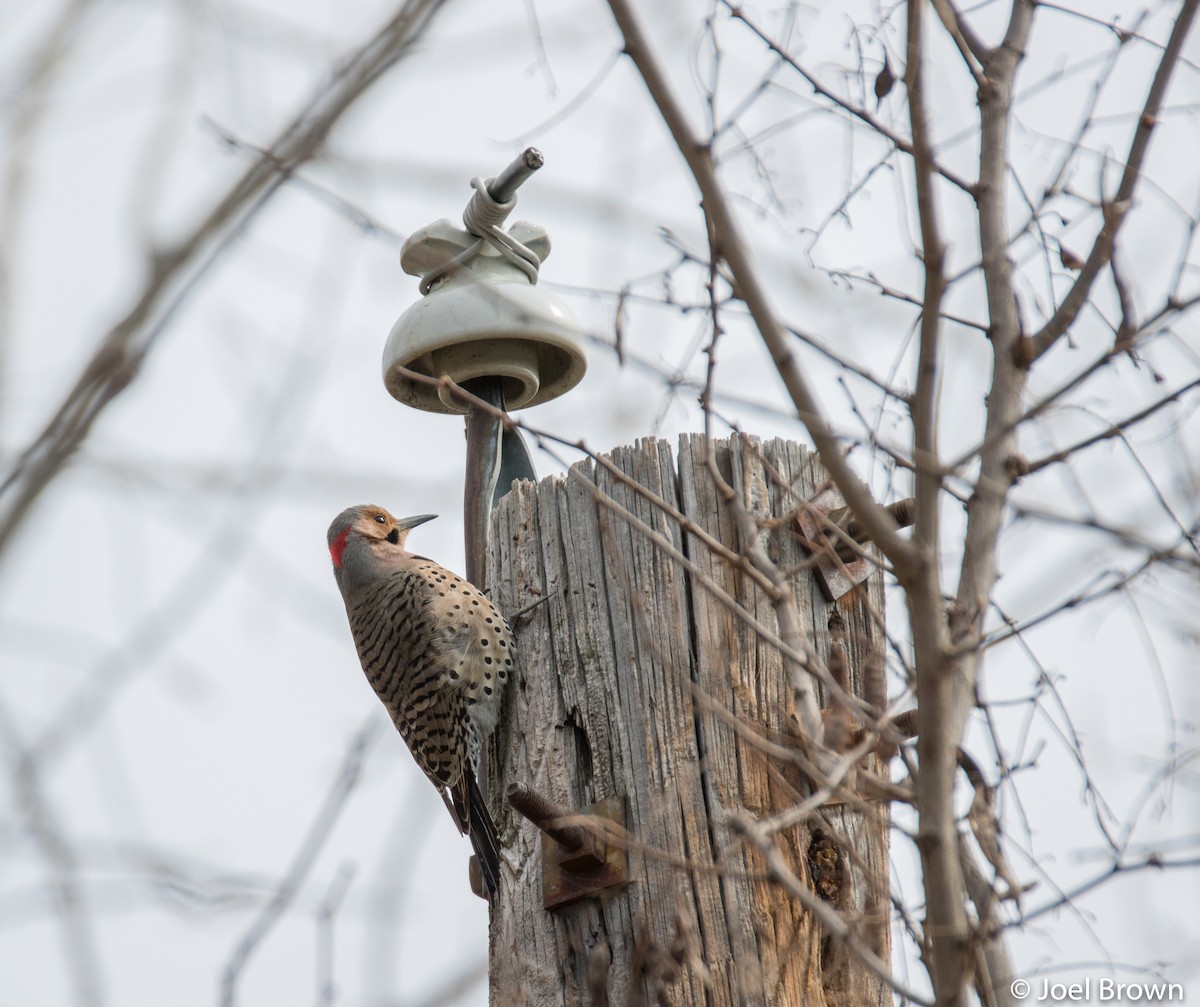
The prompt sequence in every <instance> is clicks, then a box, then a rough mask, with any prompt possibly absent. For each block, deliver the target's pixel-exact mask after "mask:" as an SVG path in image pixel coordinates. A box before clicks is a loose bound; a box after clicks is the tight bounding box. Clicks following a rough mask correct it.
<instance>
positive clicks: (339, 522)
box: [327, 504, 437, 570]
mask: <svg viewBox="0 0 1200 1007" xmlns="http://www.w3.org/2000/svg"><path fill="white" fill-rule="evenodd" d="M435 517H437V515H436V514H418V515H417V516H416V517H406V518H395V517H392V515H391V514H389V513H388V512H387V511H385V510H384V509H383V508H382V507H376V506H375V505H374V504H360V505H359V506H358V507H348V508H346V510H344V511H342V513H340V514H339V515H338V516H337V517H335V518H334V519H333V524H331V525H330V526H329V534H328V536H327V539H328V542H329V556H330V558H331V559H332V560H333V566H334V569H335V570H341V569H342V566H343V564H344V562H345V559H346V550H347V549H351V548H353V549H354V551H355V552H358V551H359V550H360V548H361V549H363V551H365V552H367V553H369V554H372V555H376V556H379V555H387V554H397V555H398V554H400V553H403V552H404V541H405V539H407V538H408V533H409V532H410V531H412V529H414V528H415V527H417V525H420V524H424V523H425V522H426V521H432V520H433V519H434V518H435Z"/></svg>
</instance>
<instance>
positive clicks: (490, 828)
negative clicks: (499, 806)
mask: <svg viewBox="0 0 1200 1007" xmlns="http://www.w3.org/2000/svg"><path fill="white" fill-rule="evenodd" d="M463 776H464V782H465V783H466V791H467V793H466V801H465V802H462V803H463V804H465V807H459V808H457V809H456V810H457V811H458V817H459V818H460V820H461V822H462V825H463V826H465V828H463V831H464V832H466V833H467V835H468V836H469V837H470V839H471V845H472V846H473V847H474V848H475V856H476V858H477V859H478V860H479V872H480V874H482V875H483V883H484V886H485V887H486V888H487V890H488V893H489V894H490V895H495V894H496V893H497V892H498V891H499V890H500V837H499V835H497V833H496V823H495V822H493V821H492V815H491V812H489V811H488V808H487V804H486V803H484V800H483V793H482V791H480V789H479V784H478V783H477V782H476V780H475V774H474V773H470V772H467V773H464V774H463ZM455 796H456V798H457V799H456V801H455V803H456V804H459V803H460V801H461V797H459V795H457V794H456V795H455Z"/></svg>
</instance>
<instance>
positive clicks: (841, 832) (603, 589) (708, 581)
mask: <svg viewBox="0 0 1200 1007" xmlns="http://www.w3.org/2000/svg"><path fill="white" fill-rule="evenodd" d="M679 452H680V456H679V459H678V462H676V460H675V459H673V457H672V451H671V449H670V446H669V445H668V444H667V443H665V442H663V441H656V440H647V441H641V442H639V443H638V444H637V445H636V446H635V447H632V448H619V449H617V450H616V451H614V452H613V453H612V454H611V455H609V456H606V457H604V458H602V459H600V462H599V464H597V463H595V462H585V463H581V464H579V465H577V466H575V468H573V469H572V471H571V473H570V475H569V476H568V477H567V478H565V479H564V478H555V479H546V480H543V481H542V482H540V483H538V484H536V485H535V484H533V483H518V484H517V485H515V486H514V487H513V489H512V491H511V492H510V493H509V494H508V495H507V496H506V497H505V498H504V499H502V500H501V501H500V503H499V506H498V507H497V510H496V512H495V515H494V523H493V526H492V541H491V548H490V554H489V577H488V581H489V583H490V584H491V585H493V587H492V591H491V593H492V595H493V598H494V600H496V601H497V602H498V603H499V605H500V607H501V609H502V611H504V612H506V613H508V614H509V616H510V620H511V621H512V622H513V628H514V630H515V633H516V638H517V644H518V648H519V655H520V674H519V676H518V677H517V678H516V679H515V680H514V681H513V682H512V684H511V685H510V686H509V689H508V694H507V697H506V699H505V706H504V713H503V715H502V718H501V726H500V728H499V730H498V732H497V735H496V737H495V739H494V740H493V743H492V746H491V751H490V763H491V770H490V777H491V781H490V789H489V794H488V803H489V804H490V805H491V806H492V808H493V809H494V810H495V811H496V813H497V819H498V822H499V825H500V830H501V835H502V839H503V842H504V844H505V847H506V849H505V861H506V865H505V866H504V868H503V870H502V879H503V880H502V890H501V892H500V894H499V896H498V897H497V898H496V899H495V900H494V901H493V904H492V920H491V1002H492V1004H493V1005H495V1007H508V1005H510V1004H536V1005H539V1007H542V1005H564V1007H565V1005H571V1007H575V1005H590V1004H602V1005H608V1004H610V1003H611V1004H614V1005H616V1004H655V1003H666V1004H680V1005H692V1004H697V1005H699V1004H706V1005H710V1007H712V1005H715V1007H743V1005H760V1004H761V1005H772V1007H776V1005H812V1007H817V1005H824V1004H830V1005H833V1004H837V1005H842V1004H845V1005H850V1004H855V1005H862V1004H884V1003H890V1002H891V997H890V994H889V992H888V990H887V989H886V988H885V987H883V986H882V984H881V983H880V982H879V981H878V980H877V979H876V978H875V976H874V975H873V974H872V972H871V971H869V970H868V969H867V968H866V967H865V966H864V965H863V963H862V956H861V955H859V954H857V953H851V951H850V950H849V949H848V944H847V942H848V941H849V943H850V944H853V945H854V947H855V948H856V949H861V948H866V949H868V951H869V952H870V953H871V954H873V955H874V956H875V957H876V958H878V959H881V960H882V962H884V963H886V962H888V960H889V947H890V935H889V926H888V916H889V913H888V909H889V900H888V895H887V891H888V859H887V852H888V814H887V807H886V804H883V803H881V802H878V801H874V802H872V801H861V802H858V801H854V802H850V803H847V802H845V801H840V802H830V803H827V804H825V805H824V806H822V807H820V808H818V809H816V810H814V811H812V813H811V814H808V815H807V816H804V817H803V818H801V819H800V820H799V821H798V823H797V824H793V825H790V826H788V827H784V828H779V829H778V830H777V831H775V832H774V833H773V834H772V835H771V836H770V843H769V844H767V846H768V848H769V849H772V850H773V851H777V852H775V853H772V854H771V856H774V857H775V859H774V860H769V859H768V854H765V853H764V852H763V847H762V846H761V845H759V844H757V843H755V842H753V841H752V839H753V837H752V836H750V835H749V833H748V828H747V823H750V827H749V828H750V830H751V831H752V830H753V823H755V822H759V821H761V820H763V819H765V818H767V817H769V816H772V815H776V814H777V813H779V812H782V811H784V810H786V809H788V808H792V807H794V806H796V805H798V804H799V803H800V802H802V801H803V800H804V798H805V797H806V796H807V795H808V794H809V793H810V792H811V785H810V783H809V780H808V778H807V777H806V776H805V774H804V773H803V772H802V771H801V769H800V768H799V766H798V764H797V759H796V758H793V755H796V756H802V755H803V752H804V748H805V746H804V745H803V744H802V743H801V741H800V739H799V738H798V736H797V729H796V726H795V721H794V720H793V718H792V717H791V715H790V713H789V711H790V710H791V708H792V700H793V693H792V687H791V684H790V681H789V674H788V671H787V666H786V665H785V661H784V660H783V657H782V655H781V652H780V649H779V647H778V645H777V644H776V643H775V642H772V640H771V637H773V636H776V635H777V634H778V633H779V627H778V622H777V620H776V610H775V608H774V607H773V604H772V600H771V599H770V598H769V596H768V594H767V592H765V591H764V590H763V589H762V588H761V587H759V586H757V585H756V584H754V583H753V578H752V577H751V576H750V575H749V573H748V572H747V565H746V563H745V561H743V560H739V559H738V557H741V556H744V555H745V554H746V550H747V546H748V545H749V544H750V543H748V542H747V541H744V540H743V539H742V534H743V533H744V530H745V528H746V524H745V523H742V524H741V525H739V523H738V522H737V521H736V520H735V518H736V516H737V515H736V508H737V507H738V505H740V506H741V507H744V508H745V511H746V512H748V513H749V514H751V515H752V516H753V517H754V518H755V519H756V524H757V526H758V527H759V528H760V529H761V532H760V535H761V537H762V541H763V543H764V545H765V548H766V551H767V554H768V555H769V556H770V558H771V560H773V561H774V564H775V565H776V567H777V568H778V569H779V570H781V571H783V572H784V573H785V574H786V577H787V582H788V584H790V586H791V589H792V591H793V592H794V603H795V611H796V613H797V615H798V617H799V624H800V626H801V627H802V629H803V630H804V632H805V634H806V635H807V636H808V638H809V639H810V640H811V641H812V642H813V644H814V646H815V647H816V650H817V651H818V653H819V654H820V655H821V657H822V658H823V659H824V662H825V663H826V664H827V665H828V664H830V663H831V654H830V650H831V646H833V647H835V648H838V644H837V643H836V642H833V643H831V641H838V640H840V641H842V644H841V646H842V647H844V652H845V654H846V655H847V660H844V661H841V665H842V666H846V665H848V667H849V672H850V682H851V685H852V689H853V691H854V693H855V694H858V695H861V693H862V681H863V674H862V673H863V669H864V667H865V666H866V665H867V664H869V663H870V662H871V661H872V660H874V661H875V662H876V667H879V666H881V661H882V648H883V633H882V630H881V629H880V625H879V620H880V619H881V617H882V611H883V593H882V578H881V577H880V576H879V575H878V574H874V575H872V576H871V577H869V578H868V579H867V581H866V582H865V583H864V584H862V585H861V586H859V587H858V588H856V589H854V590H853V591H851V592H850V593H849V594H847V595H845V596H844V597H842V598H841V599H840V600H839V601H836V602H831V601H828V600H827V598H826V597H825V595H824V594H823V592H822V590H821V589H820V587H819V586H818V584H817V581H816V578H815V576H814V573H813V569H812V560H811V557H810V556H809V555H808V554H807V553H806V552H805V550H804V548H803V547H802V544H801V536H800V535H799V534H797V531H796V517H797V515H798V513H800V512H801V511H802V510H803V508H804V506H805V502H806V501H808V500H810V499H811V498H812V497H813V496H814V495H815V494H816V493H817V492H818V491H820V490H821V489H822V488H823V487H824V486H825V485H826V480H825V477H824V473H823V471H822V470H821V468H820V467H819V465H817V464H816V462H815V461H814V459H813V458H812V456H811V455H810V454H809V453H808V452H807V451H806V450H805V449H804V448H803V447H801V446H799V445H797V444H792V443H788V442H782V441H771V442H767V443H762V444H760V443H758V442H757V441H755V440H753V439H750V438H744V437H736V438H733V439H732V440H730V441H722V442H718V443H717V444H716V445H715V463H716V469H717V471H718V472H719V473H720V476H721V480H722V481H723V482H724V483H726V484H727V485H728V486H730V487H732V488H733V490H734V494H735V496H734V500H733V503H732V504H730V503H728V502H726V500H725V499H724V497H723V495H722V492H721V486H720V481H717V480H714V478H713V475H712V471H711V470H710V468H709V465H708V463H707V461H706V447H705V440H704V438H703V437H701V436H698V435H693V436H685V437H684V438H682V440H681V442H680V445H679ZM687 522H694V525H690V524H687ZM739 528H740V529H741V531H739ZM706 536H707V537H710V538H709V539H708V540H706ZM712 540H715V543H714V542H713V541H712ZM734 605H736V606H739V607H740V609H741V611H738V610H737V609H736V608H735V607H734ZM833 663H834V664H835V665H836V664H837V663H838V658H837V656H836V655H834V657H833ZM820 695H821V697H822V704H823V705H824V704H825V700H824V696H825V692H824V691H822V692H821V693H820ZM868 761H869V762H870V764H871V766H872V767H874V764H875V761H876V760H875V757H874V756H871V757H869V760H868ZM506 787H509V788H510V793H511V792H512V790H513V789H515V790H516V791H518V792H517V793H516V800H517V801H518V803H523V804H524V805H525V808H526V810H527V811H528V810H530V806H531V805H532V806H533V807H532V810H533V813H534V815H535V817H537V811H538V808H537V803H538V802H537V797H538V796H540V797H541V798H543V799H546V800H547V801H549V802H553V804H554V805H557V806H560V807H561V808H566V809H570V810H571V811H578V812H586V811H587V810H588V809H589V808H590V807H591V806H593V805H595V804H596V803H597V802H601V801H604V802H605V807H604V808H602V809H600V810H601V811H607V812H609V813H613V812H614V809H616V810H615V813H616V815H617V817H623V818H624V827H623V828H620V827H618V826H616V825H615V824H614V825H613V826H612V827H611V828H608V829H607V830H605V831H606V832H607V836H606V838H605V840H604V841H603V843H601V844H600V845H599V846H598V847H596V846H595V845H594V844H595V842H596V841H595V840H593V839H592V838H591V836H592V833H591V832H589V831H588V830H586V829H580V830H579V831H577V832H575V833H573V834H572V833H570V831H569V829H568V834H567V835H566V836H565V837H561V836H560V838H565V839H566V841H567V842H566V847H565V848H564V847H563V846H561V845H560V844H557V843H555V842H554V841H552V840H550V839H548V838H544V837H543V834H542V833H541V832H539V830H538V828H537V827H535V826H534V825H533V824H531V822H530V821H528V820H527V819H526V818H524V817H522V816H521V815H518V814H516V813H515V812H514V811H513V809H512V808H511V807H510V806H509V804H508V803H507V801H506V796H505V789H506ZM533 795H536V796H533ZM522 798H523V799H524V800H523V802H522ZM541 811H542V817H546V815H547V814H548V815H550V816H551V817H552V816H553V815H554V814H555V813H556V812H555V811H554V810H553V808H550V809H546V808H544V807H543V808H542V809H541ZM560 824H562V823H560ZM566 824H567V825H570V824H571V823H570V822H568V823H566ZM581 837H582V838H581ZM622 837H624V839H622ZM759 838H761V833H760V834H759ZM543 846H545V851H544V850H543ZM589 854H593V855H594V856H592V857H589ZM597 857H598V858H600V859H603V860H604V861H605V866H602V867H596V866H589V865H592V864H595V863H596V859H597ZM626 860H627V866H628V875H627V879H626V880H625V881H623V882H619V883H617V884H615V885H613V886H611V887H608V888H603V889H601V890H599V891H597V892H595V893H593V894H585V893H587V892H588V890H589V888H590V887H591V881H592V880H594V879H595V878H596V877H600V879H601V880H602V881H603V880H605V879H608V880H611V879H612V876H614V875H617V874H619V872H620V871H621V870H622V868H623V867H624V864H625V861H626ZM564 861H565V864H566V866H564ZM548 874H549V877H548ZM789 883H790V884H791V885H792V887H791V888H789V887H788V884H789ZM797 883H798V884H799V886H800V887H802V888H803V889H804V890H803V892H802V893H797V891H795V887H796V884H797ZM801 894H802V895H803V896H805V898H806V899H807V900H808V901H809V902H810V903H814V902H815V904H816V905H815V909H816V910H817V911H816V912H814V911H811V910H810V909H806V908H805V906H804V905H803V904H802V903H803V901H804V900H802V899H801V898H800V897H799V895H801ZM573 896H578V898H577V899H576V900H575V901H565V900H569V899H570V898H572V897H573ZM547 902H550V903H554V902H560V903H563V904H559V905H558V906H557V907H556V908H553V909H551V910H547V909H546V908H545V905H546V903H547ZM829 909H833V910H836V915H832V914H830V913H829V912H828V911H826V912H825V913H824V915H825V923H822V922H820V920H819V916H820V915H821V912H820V911H821V910H829ZM839 927H842V928H844V929H843V930H842V934H841V936H838V935H836V934H835V933H834V931H835V930H837V929H839Z"/></svg>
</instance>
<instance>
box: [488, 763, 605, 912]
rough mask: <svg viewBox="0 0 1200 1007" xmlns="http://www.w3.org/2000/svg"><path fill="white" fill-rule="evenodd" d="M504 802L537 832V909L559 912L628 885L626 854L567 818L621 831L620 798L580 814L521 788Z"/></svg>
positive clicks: (507, 792)
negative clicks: (597, 820)
mask: <svg viewBox="0 0 1200 1007" xmlns="http://www.w3.org/2000/svg"><path fill="white" fill-rule="evenodd" d="M504 796H505V797H506V798H508V803H509V804H511V805H512V806H513V808H514V809H515V810H516V811H517V812H519V813H520V814H521V815H522V816H524V817H525V818H527V819H528V820H529V821H531V822H533V824H534V825H536V826H537V827H538V829H539V830H540V831H541V833H542V907H543V908H544V909H560V908H562V907H563V906H569V905H571V904H572V903H574V902H578V901H579V900H580V899H585V898H588V897H589V896H591V895H598V894H599V893H600V892H603V891H605V890H607V889H609V888H617V887H619V886H621V885H624V884H627V883H628V881H629V854H628V852H627V851H626V850H625V848H624V847H622V846H618V845H616V844H615V843H609V842H605V841H604V839H603V838H602V837H601V836H600V835H599V834H597V833H596V832H593V831H592V830H591V829H588V828H586V827H585V826H583V825H576V824H573V823H572V822H571V820H572V819H578V818H579V817H580V816H582V815H590V816H593V817H596V818H604V819H607V820H608V821H611V822H614V823H616V824H617V825H618V826H620V828H621V829H624V828H625V798H624V797H607V798H605V799H604V800H602V801H597V802H596V803H595V804H592V805H589V806H588V807H586V808H583V809H582V810H580V811H571V810H569V809H567V808H563V807H561V806H559V805H557V804H555V803H554V802H553V801H551V800H549V799H548V798H545V797H543V796H542V795H541V794H539V793H538V792H537V791H535V790H532V789H531V788H529V787H527V786H525V785H524V784H523V783H510V784H509V785H508V787H507V788H506V789H505V791H504Z"/></svg>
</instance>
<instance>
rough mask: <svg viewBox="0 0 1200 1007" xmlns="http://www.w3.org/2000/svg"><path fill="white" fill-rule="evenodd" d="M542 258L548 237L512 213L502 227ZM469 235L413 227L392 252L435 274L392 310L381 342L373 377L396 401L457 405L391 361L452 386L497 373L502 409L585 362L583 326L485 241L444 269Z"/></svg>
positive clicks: (570, 378) (579, 373) (568, 381)
mask: <svg viewBox="0 0 1200 1007" xmlns="http://www.w3.org/2000/svg"><path fill="white" fill-rule="evenodd" d="M507 233H508V234H509V235H511V236H512V237H513V238H514V239H516V241H518V242H520V243H521V244H522V245H524V246H525V247H526V248H527V249H529V250H532V251H533V252H534V253H536V255H537V258H538V259H540V260H545V258H546V257H547V256H548V255H549V253H550V238H549V236H548V235H547V234H546V231H545V230H544V229H543V228H540V227H537V226H536V225H533V224H529V223H526V222H525V221H517V223H515V224H514V225H513V226H512V228H511V229H510V230H509V231H508V232H507ZM476 240H477V239H476V238H475V236H474V235H472V234H469V233H468V232H467V231H465V230H463V229H462V228H460V227H457V226H455V225H454V224H453V223H451V222H450V221H449V220H439V221H437V222H436V223H433V224H430V225H429V226H428V227H425V228H422V229H421V230H420V231H418V232H416V233H415V234H414V235H413V236H412V237H411V238H409V239H408V241H406V242H405V244H404V248H403V250H402V251H401V253H400V263H401V265H402V266H403V267H404V270H405V272H407V273H411V274H412V275H414V276H428V275H429V274H430V273H435V274H437V273H439V272H440V271H443V270H445V271H444V272H440V275H438V276H437V278H436V279H435V280H434V281H433V282H432V285H431V286H430V287H429V292H428V293H427V294H426V295H425V296H424V297H422V298H421V300H419V301H417V303H415V304H413V305H412V306H411V307H410V308H409V309H408V310H407V311H405V312H404V314H402V315H401V316H400V317H399V319H397V321H396V324H395V325H393V326H392V331H391V334H390V335H389V336H388V340H387V345H386V346H385V347H384V350H383V381H384V384H385V385H386V386H387V390H388V391H389V392H390V393H391V395H392V396H393V397H394V398H396V399H397V400H399V401H400V402H403V403H404V404H405V405H409V406H413V407H414V408H416V409H424V410H427V411H429V412H436V413H462V412H465V411H466V408H465V406H463V405H461V404H460V403H458V402H456V401H455V400H454V398H453V396H452V395H451V394H450V392H449V390H448V389H445V388H438V387H435V386H433V385H427V384H423V383H421V382H418V381H414V380H413V379H412V378H410V377H409V376H408V375H406V374H404V373H403V372H402V371H400V370H399V368H406V369H408V370H411V371H414V372H416V373H418V374H423V375H425V376H427V377H431V378H440V377H442V376H443V375H447V376H449V377H450V378H451V379H452V380H453V381H454V382H455V383H456V384H459V385H462V384H464V383H466V382H469V381H471V380H472V379H474V378H481V377H498V378H500V379H502V381H503V384H504V401H505V405H506V407H507V408H508V409H520V408H522V407H525V406H535V405H538V404H540V403H542V402H548V401H550V400H551V399H554V398H557V397H558V396H560V395H562V394H563V393H564V392H567V391H569V390H570V389H572V388H574V387H575V385H577V384H578V383H579V382H580V380H581V379H582V378H583V375H584V372H585V371H586V370H587V352H586V350H585V348H584V339H583V330H582V328H581V327H580V325H579V322H577V321H576V320H575V316H574V315H573V314H572V313H571V311H570V309H569V308H568V307H567V306H566V304H564V303H563V302H562V301H561V300H560V299H559V298H557V297H555V296H554V295H553V294H550V293H547V292H546V291H545V290H543V289H541V288H540V287H538V286H536V282H537V280H536V269H535V270H533V272H534V274H535V275H534V277H533V278H532V279H531V278H530V276H529V275H528V272H527V271H523V270H522V269H521V268H519V267H518V266H517V265H515V264H514V263H513V262H511V261H510V260H509V259H508V258H506V257H505V256H504V255H502V254H501V253H500V252H499V251H498V250H497V249H496V248H495V247H493V245H492V244H490V243H489V242H487V241H485V242H483V244H482V246H481V247H480V248H479V250H478V251H477V252H476V253H475V254H474V255H473V256H471V257H468V258H466V259H465V261H461V262H459V263H458V264H457V265H455V266H453V267H452V268H450V269H448V270H447V269H446V264H447V263H448V262H450V261H451V260H453V259H455V257H456V256H460V255H462V254H463V253H465V252H467V250H468V249H471V248H472V247H473V246H474V245H475V243H476Z"/></svg>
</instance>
